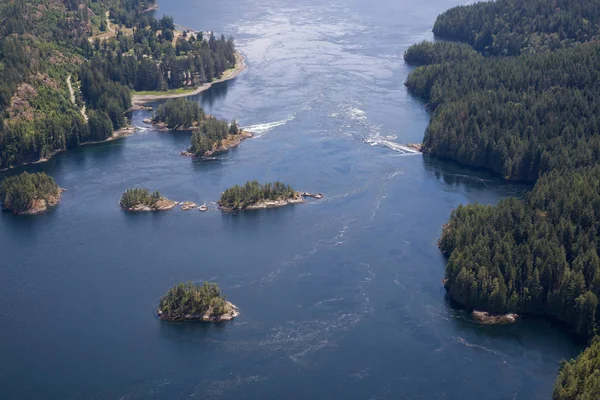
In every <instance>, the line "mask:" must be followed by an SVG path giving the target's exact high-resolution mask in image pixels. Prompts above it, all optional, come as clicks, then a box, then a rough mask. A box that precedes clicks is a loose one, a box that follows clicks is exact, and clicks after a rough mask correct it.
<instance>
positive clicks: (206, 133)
mask: <svg viewBox="0 0 600 400" xmlns="http://www.w3.org/2000/svg"><path fill="white" fill-rule="evenodd" d="M152 123H153V124H156V125H158V126H159V127H166V128H168V129H191V130H192V137H191V144H190V147H189V148H188V149H187V150H186V151H184V152H183V154H184V155H187V156H193V157H210V156H215V155H217V154H221V153H224V152H226V151H227V150H229V149H231V148H234V147H236V146H238V145H239V144H240V143H241V142H242V140H244V139H247V138H250V137H252V133H251V132H247V131H243V130H241V129H240V127H239V125H238V123H237V122H236V121H235V120H233V121H232V122H231V123H228V122H227V121H225V120H220V119H217V118H215V117H214V116H212V115H208V114H206V113H205V112H204V110H203V109H202V107H200V106H199V105H198V103H196V102H194V101H190V100H184V99H171V100H167V101H166V102H165V103H164V104H161V105H160V106H158V108H157V109H156V111H155V113H154V117H153V119H152Z"/></svg>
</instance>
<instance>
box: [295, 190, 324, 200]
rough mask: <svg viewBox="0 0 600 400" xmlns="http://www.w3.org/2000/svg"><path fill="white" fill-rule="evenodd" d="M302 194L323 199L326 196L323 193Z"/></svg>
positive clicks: (302, 194)
mask: <svg viewBox="0 0 600 400" xmlns="http://www.w3.org/2000/svg"><path fill="white" fill-rule="evenodd" d="M300 195H301V196H302V197H312V198H313V199H322V198H323V197H324V196H323V194H322V193H309V192H302V193H300Z"/></svg>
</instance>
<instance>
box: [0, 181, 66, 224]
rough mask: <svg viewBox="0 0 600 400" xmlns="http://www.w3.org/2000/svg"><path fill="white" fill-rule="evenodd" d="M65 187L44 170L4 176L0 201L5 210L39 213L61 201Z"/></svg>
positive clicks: (0, 187)
mask: <svg viewBox="0 0 600 400" xmlns="http://www.w3.org/2000/svg"><path fill="white" fill-rule="evenodd" d="M62 191H63V189H61V188H59V187H58V185H57V184H56V182H55V181H54V178H53V177H51V176H48V175H46V174H45V173H43V172H39V173H35V174H30V173H28V172H23V173H22V174H20V175H15V176H10V177H8V178H4V179H3V180H2V181H1V182H0V202H1V203H2V207H3V208H4V210H7V211H12V212H13V213H15V214H27V215H32V214H39V213H42V212H44V211H47V210H48V209H49V208H50V207H54V206H55V205H57V204H58V202H59V201H60V195H61V192H62Z"/></svg>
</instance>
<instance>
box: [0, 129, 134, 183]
mask: <svg viewBox="0 0 600 400" xmlns="http://www.w3.org/2000/svg"><path fill="white" fill-rule="evenodd" d="M137 131H138V129H137V128H136V127H135V126H133V125H127V126H125V127H123V128H121V129H119V130H116V131H113V133H112V135H111V136H110V137H109V138H106V139H104V140H96V141H93V142H83V143H80V144H79V145H77V146H76V147H75V148H77V147H82V146H87V145H90V144H99V143H106V142H112V141H113V140H117V139H121V138H124V137H127V136H131V135H133V134H134V133H136V132H137ZM67 150H69V149H67V148H64V149H60V150H55V151H53V152H52V153H50V154H48V155H47V156H45V157H42V158H40V159H39V160H36V161H31V162H27V163H22V164H17V165H11V166H10V167H8V168H3V169H0V172H5V171H8V170H11V169H13V168H18V167H24V166H26V165H35V164H41V163H45V162H47V161H50V159H51V158H52V157H54V156H55V155H57V154H60V153H62V152H65V151H67Z"/></svg>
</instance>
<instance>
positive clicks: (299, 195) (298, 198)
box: [219, 192, 324, 212]
mask: <svg viewBox="0 0 600 400" xmlns="http://www.w3.org/2000/svg"><path fill="white" fill-rule="evenodd" d="M305 197H312V198H314V199H322V198H323V197H324V196H323V194H321V193H309V192H296V193H295V194H294V197H292V198H289V199H278V200H263V201H259V202H257V203H254V204H251V205H249V206H245V207H243V208H232V207H224V206H221V205H219V209H220V210H221V211H224V212H233V211H244V210H264V209H266V208H278V207H285V206H288V205H291V204H300V203H304V202H305V200H304V198H305Z"/></svg>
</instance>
